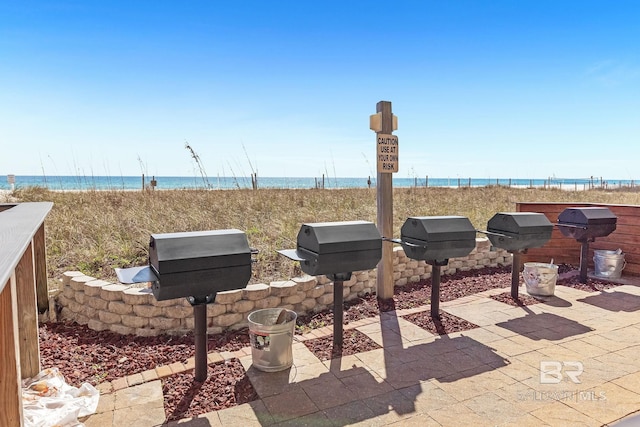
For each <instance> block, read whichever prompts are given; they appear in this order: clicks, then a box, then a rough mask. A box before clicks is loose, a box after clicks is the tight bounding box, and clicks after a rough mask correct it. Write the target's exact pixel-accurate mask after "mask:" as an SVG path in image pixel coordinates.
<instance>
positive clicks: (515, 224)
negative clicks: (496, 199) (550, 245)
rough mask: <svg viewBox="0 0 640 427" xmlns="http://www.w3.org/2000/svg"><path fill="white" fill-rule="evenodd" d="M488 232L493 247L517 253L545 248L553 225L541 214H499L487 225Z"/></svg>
mask: <svg viewBox="0 0 640 427" xmlns="http://www.w3.org/2000/svg"><path fill="white" fill-rule="evenodd" d="M487 231H488V233H487V234H488V236H489V240H490V241H491V244H492V245H493V246H495V247H496V248H501V249H504V250H506V251H509V252H516V251H521V250H526V249H529V248H538V247H541V246H544V245H545V244H546V243H547V242H548V241H549V239H551V232H552V231H553V224H551V222H550V221H549V220H548V219H547V217H546V216H544V214H541V213H534V212H499V213H497V214H495V215H494V216H493V217H492V218H491V219H490V220H489V222H488V223H487Z"/></svg>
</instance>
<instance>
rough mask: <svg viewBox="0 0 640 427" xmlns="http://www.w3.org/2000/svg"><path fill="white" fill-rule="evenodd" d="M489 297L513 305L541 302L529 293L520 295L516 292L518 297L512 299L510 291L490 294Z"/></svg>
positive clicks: (520, 305)
mask: <svg viewBox="0 0 640 427" xmlns="http://www.w3.org/2000/svg"><path fill="white" fill-rule="evenodd" d="M491 299H494V300H496V301H500V302H503V303H505V304H509V305H513V306H515V307H522V306H525V305H533V304H538V303H540V302H542V301H540V300H539V299H536V298H534V297H532V296H529V295H522V294H521V293H519V294H518V299H513V297H512V296H511V291H507V292H503V293H501V294H497V295H491Z"/></svg>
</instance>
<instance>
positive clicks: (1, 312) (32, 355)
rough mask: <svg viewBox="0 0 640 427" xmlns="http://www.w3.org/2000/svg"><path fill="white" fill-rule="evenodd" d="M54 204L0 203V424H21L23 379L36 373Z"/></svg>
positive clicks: (46, 296)
mask: <svg viewBox="0 0 640 427" xmlns="http://www.w3.org/2000/svg"><path fill="white" fill-rule="evenodd" d="M52 206H53V203H50V202H39V203H20V204H0V402H2V410H0V426H22V425H24V419H23V412H22V386H21V380H22V379H24V378H30V377H33V376H35V375H36V374H38V373H39V372H40V345H39V340H38V311H42V310H45V309H46V308H47V307H48V295H47V270H46V254H45V236H44V219H45V218H46V216H47V214H48V213H49V211H50V210H51V207H52Z"/></svg>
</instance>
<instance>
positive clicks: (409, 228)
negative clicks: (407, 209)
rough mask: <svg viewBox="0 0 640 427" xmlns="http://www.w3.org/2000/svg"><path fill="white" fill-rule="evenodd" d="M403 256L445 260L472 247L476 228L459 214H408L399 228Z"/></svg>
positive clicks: (467, 251) (463, 253)
mask: <svg viewBox="0 0 640 427" xmlns="http://www.w3.org/2000/svg"><path fill="white" fill-rule="evenodd" d="M400 233H401V240H400V242H399V243H401V245H402V249H403V250H404V252H405V254H406V255H407V257H409V258H411V259H416V260H423V261H442V262H444V261H446V260H448V259H449V258H456V257H463V256H466V255H468V254H469V253H470V252H471V251H472V250H473V249H474V248H475V246H476V230H475V228H473V225H472V224H471V221H469V219H468V218H466V217H463V216H424V217H409V218H407V220H406V221H405V222H404V225H403V226H402V228H401V230H400Z"/></svg>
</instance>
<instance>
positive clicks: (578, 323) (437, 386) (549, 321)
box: [84, 280, 640, 427]
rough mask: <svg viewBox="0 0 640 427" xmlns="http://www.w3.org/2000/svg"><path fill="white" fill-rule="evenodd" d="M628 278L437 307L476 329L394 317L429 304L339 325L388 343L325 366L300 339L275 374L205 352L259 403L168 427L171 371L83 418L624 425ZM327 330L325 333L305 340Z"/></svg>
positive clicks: (636, 364) (637, 318)
mask: <svg viewBox="0 0 640 427" xmlns="http://www.w3.org/2000/svg"><path fill="white" fill-rule="evenodd" d="M626 283H629V284H627V285H622V286H618V287H616V288H613V289H610V290H606V291H602V292H592V293H588V292H584V291H580V290H576V289H572V288H567V287H564V286H557V287H556V296H555V297H552V298H549V299H548V300H547V301H545V302H542V303H540V304H535V305H531V306H527V307H512V306H509V305H507V304H504V303H501V302H498V301H495V300H493V299H491V298H489V295H490V294H492V293H501V292H505V291H508V289H502V290H492V291H487V292H484V293H482V294H478V295H473V296H469V297H465V298H461V299H459V300H455V301H451V302H447V303H441V305H440V307H441V309H442V310H445V311H447V312H448V313H451V314H454V315H456V316H458V317H461V318H463V319H465V320H468V321H470V322H473V323H475V324H476V325H478V326H479V327H478V328H476V329H473V330H469V331H466V332H460V333H455V334H450V335H444V336H434V335H432V334H431V333H429V332H427V331H425V330H423V329H421V328H419V327H417V326H415V325H414V324H412V323H410V322H408V321H407V320H405V319H403V318H402V317H401V316H403V315H406V314H409V313H412V312H415V311H418V310H429V307H428V306H425V307H421V308H419V309H412V310H404V311H401V310H399V311H398V312H392V313H382V314H381V315H380V316H379V317H376V318H373V319H365V320H362V321H358V322H355V323H352V324H349V325H345V328H356V329H358V330H359V331H361V332H363V333H365V334H366V335H368V336H369V337H370V338H371V339H373V340H374V341H376V342H377V343H379V344H380V345H382V346H383V348H381V349H377V350H373V351H368V352H364V353H359V354H356V355H352V356H345V357H342V358H339V359H334V360H331V361H325V362H322V361H320V360H318V359H317V358H316V357H315V356H314V355H313V354H312V353H311V352H310V351H309V350H308V349H307V348H306V346H305V345H304V344H303V343H302V342H299V341H297V340H296V342H294V344H293V351H294V365H293V366H292V367H291V369H287V370H285V371H282V372H275V373H265V372H261V371H258V370H257V369H255V368H254V367H252V363H251V362H252V360H251V355H250V350H249V349H248V348H247V349H243V350H242V351H239V352H235V353H223V354H212V355H210V357H209V360H210V362H211V361H215V360H220V359H221V358H231V357H238V358H239V359H240V361H241V362H242V364H243V366H244V367H245V369H246V371H247V375H248V376H249V378H250V380H251V382H252V384H253V386H254V388H255V390H256V392H257V393H258V396H259V399H258V400H256V401H254V402H251V403H248V404H244V405H240V406H238V407H234V408H230V409H225V410H221V411H217V412H212V413H208V414H204V415H202V416H200V417H197V418H195V419H188V420H181V421H179V422H169V423H165V416H164V410H163V406H162V405H163V399H162V391H161V386H160V380H159V378H160V377H162V375H163V374H162V373H163V372H164V373H165V374H166V375H168V373H171V372H172V371H171V369H165V370H162V371H160V373H161V374H160V375H158V374H157V371H158V370H156V372H152V373H148V372H147V373H145V375H138V376H136V377H134V376H132V377H133V378H132V377H129V378H127V379H122V381H119V382H118V381H114V382H112V383H110V384H106V385H102V386H101V387H100V388H101V390H102V392H103V394H102V395H101V401H100V406H99V408H98V411H97V413H96V414H95V415H92V416H90V417H88V418H87V419H86V420H84V422H85V425H86V426H88V427H93V426H101V427H102V426H110V425H113V426H122V425H128V426H141V427H146V426H160V425H169V426H177V425H180V426H182V425H185V426H243V427H244V426H251V425H255V426H278V427H280V426H289V425H290V426H304V425H310V426H315V425H321V426H347V425H362V426H383V425H394V424H395V425H398V426H400V425H402V426H406V425H409V426H411V425H416V426H418V425H419V426H458V425H474V426H496V425H499V426H512V425H513V426H519V427H525V426H544V425H548V426H573V425H575V426H603V425H612V423H615V422H618V424H615V425H620V426H623V425H624V426H628V425H633V424H631V423H632V422H634V421H640V419H638V418H635V419H634V418H626V419H624V420H623V418H625V417H628V416H629V415H630V414H634V413H635V412H636V411H640V357H638V355H639V354H640V287H639V286H638V284H640V281H638V283H635V282H634V281H633V280H631V281H628V282H626ZM521 292H524V291H523V289H521ZM331 332H332V330H331V328H330V327H328V328H323V329H322V330H320V331H317V330H316V331H314V332H313V333H312V334H309V335H307V336H305V337H302V338H300V340H304V339H305V338H307V339H311V338H315V337H318V336H319V335H322V334H325V335H328V334H330V333H331ZM179 365H182V364H179ZM187 365H189V364H187ZM165 368H166V367H165ZM189 368H193V366H182V367H181V368H180V367H176V366H174V370H175V369H189ZM167 372H168V373H167ZM145 378H146V380H145ZM620 420H622V421H620Z"/></svg>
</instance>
